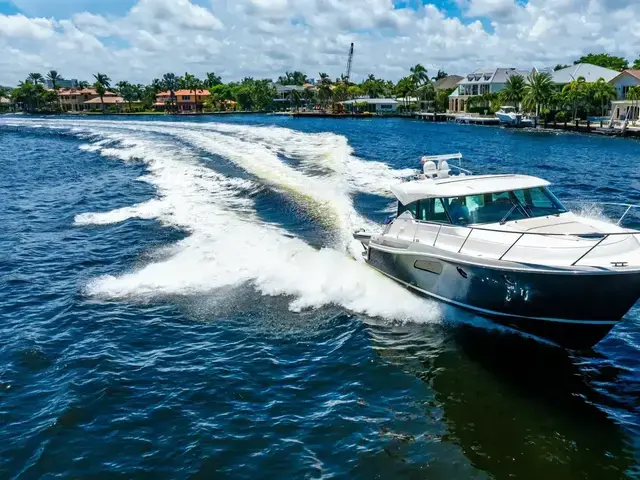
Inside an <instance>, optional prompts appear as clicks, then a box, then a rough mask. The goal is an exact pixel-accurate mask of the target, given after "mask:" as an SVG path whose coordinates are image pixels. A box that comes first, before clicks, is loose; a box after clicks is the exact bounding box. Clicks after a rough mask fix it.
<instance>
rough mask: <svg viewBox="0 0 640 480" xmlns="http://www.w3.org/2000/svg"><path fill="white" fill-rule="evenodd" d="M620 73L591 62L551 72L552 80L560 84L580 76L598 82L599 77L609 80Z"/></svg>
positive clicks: (587, 80)
mask: <svg viewBox="0 0 640 480" xmlns="http://www.w3.org/2000/svg"><path fill="white" fill-rule="evenodd" d="M619 73H620V72H618V71H617V70H611V69H610V68H604V67H599V66H598V65H591V64H590V63H576V64H574V65H571V66H569V67H567V68H561V69H560V70H556V71H554V72H551V80H552V81H553V83H555V84H556V85H558V86H563V85H566V84H568V83H571V82H572V81H573V80H577V79H578V78H580V77H582V78H584V80H585V81H586V82H597V81H598V79H599V78H603V79H604V80H605V81H606V82H609V81H611V80H612V79H613V78H615V77H616V76H617V75H618V74H619Z"/></svg>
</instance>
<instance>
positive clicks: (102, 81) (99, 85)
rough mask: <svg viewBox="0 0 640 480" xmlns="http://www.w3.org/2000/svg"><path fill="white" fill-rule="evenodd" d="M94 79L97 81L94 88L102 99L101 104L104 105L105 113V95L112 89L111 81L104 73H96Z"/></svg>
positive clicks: (103, 110)
mask: <svg viewBox="0 0 640 480" xmlns="http://www.w3.org/2000/svg"><path fill="white" fill-rule="evenodd" d="M93 77H94V78H95V79H96V83H95V84H94V87H95V89H96V93H97V94H98V96H99V97H100V103H101V104H102V113H104V112H105V106H104V94H105V93H107V89H108V88H109V87H111V79H110V78H109V77H108V76H107V75H106V74H104V73H96V74H94V75H93Z"/></svg>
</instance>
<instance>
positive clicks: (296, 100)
mask: <svg viewBox="0 0 640 480" xmlns="http://www.w3.org/2000/svg"><path fill="white" fill-rule="evenodd" d="M300 100H302V94H301V93H300V92H299V91H298V90H291V103H292V104H293V105H294V106H295V107H296V112H297V111H298V110H299V109H300Z"/></svg>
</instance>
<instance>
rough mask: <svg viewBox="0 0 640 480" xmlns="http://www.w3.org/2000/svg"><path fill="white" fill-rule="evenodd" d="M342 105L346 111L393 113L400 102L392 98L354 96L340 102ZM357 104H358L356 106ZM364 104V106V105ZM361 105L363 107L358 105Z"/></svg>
mask: <svg viewBox="0 0 640 480" xmlns="http://www.w3.org/2000/svg"><path fill="white" fill-rule="evenodd" d="M340 103H341V104H342V105H344V108H345V110H346V111H347V112H355V111H357V110H360V111H363V110H364V111H367V112H371V113H382V114H384V113H394V112H396V111H397V110H398V105H399V104H400V102H398V101H397V100H395V99H393V98H356V99H355V100H347V101H345V102H340ZM356 104H358V106H356ZM365 104H366V106H364V105H365ZM360 105H362V106H363V107H364V108H363V107H360Z"/></svg>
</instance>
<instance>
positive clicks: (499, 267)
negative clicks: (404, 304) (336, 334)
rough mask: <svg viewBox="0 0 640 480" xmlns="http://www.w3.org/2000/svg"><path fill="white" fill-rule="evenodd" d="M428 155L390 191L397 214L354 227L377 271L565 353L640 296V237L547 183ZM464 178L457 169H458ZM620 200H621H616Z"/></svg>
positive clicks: (593, 339) (604, 329)
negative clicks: (578, 208)
mask: <svg viewBox="0 0 640 480" xmlns="http://www.w3.org/2000/svg"><path fill="white" fill-rule="evenodd" d="M461 157H462V156H461V155H460V154H455V155H440V156H431V157H423V170H422V173H421V174H420V175H418V176H417V177H416V178H414V179H412V180H409V181H405V182H402V183H399V184H397V185H394V186H392V187H391V191H392V192H393V193H394V195H395V196H396V198H397V200H398V202H397V215H396V216H395V217H394V218H392V219H391V220H390V221H389V222H388V223H387V225H386V226H385V228H384V231H382V233H376V234H372V233H367V232H357V233H355V234H354V237H355V238H356V239H358V240H360V241H361V242H362V244H363V246H364V249H365V250H364V252H363V257H364V259H365V261H366V262H367V263H368V264H369V265H370V266H371V267H373V268H374V269H376V270H378V271H379V272H381V273H383V274H384V275H386V276H388V277H390V278H392V279H393V280H395V281H397V282H399V283H401V284H402V285H404V286H406V287H407V288H409V289H410V290H412V291H413V292H415V293H417V294H420V295H425V296H428V297H432V298H435V299H438V300H440V301H443V302H447V303H449V304H452V305H455V306H457V307H461V308H464V309H467V310H471V311H473V312H475V313H477V314H480V315H482V316H487V317H490V318H492V319H494V320H497V321H498V322H500V323H503V324H506V325H508V326H510V327H514V328H516V329H519V330H522V331H525V332H529V333H532V334H534V335H538V336H541V337H544V338H546V339H549V340H551V341H552V342H555V343H557V344H559V345H561V346H564V347H567V348H586V347H590V346H592V345H594V344H596V343H597V342H599V341H600V340H601V339H602V338H603V337H604V336H605V335H607V333H608V332H609V331H610V330H611V329H612V328H613V327H614V326H615V325H616V323H617V322H618V321H619V320H620V319H622V317H623V316H624V315H625V314H626V313H627V312H628V311H629V309H630V308H631V307H632V306H633V305H634V304H635V303H636V301H637V300H638V298H639V297H640V232H639V231H637V230H631V229H626V228H623V227H622V226H621V222H622V220H623V219H624V217H625V215H627V213H628V212H629V211H630V209H631V208H632V207H633V206H631V205H628V206H625V208H626V211H625V213H624V215H623V216H622V217H621V218H620V220H618V222H617V223H610V222H608V221H603V220H598V219H592V218H587V217H584V216H580V215H577V214H575V213H573V212H571V211H569V210H568V209H567V208H565V206H564V205H563V204H562V203H561V202H560V201H559V200H558V199H557V198H556V197H555V196H554V195H553V193H552V192H551V191H550V190H549V188H548V187H549V182H548V181H546V180H543V179H541V178H537V177H533V176H529V175H519V174H508V175H473V174H471V172H468V171H465V170H464V169H462V168H461V167H455V166H453V165H451V166H450V164H449V163H450V161H451V160H453V159H458V160H460V159H461ZM456 172H457V173H458V174H457V175H456V174H455V173H456ZM616 205H619V204H616Z"/></svg>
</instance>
